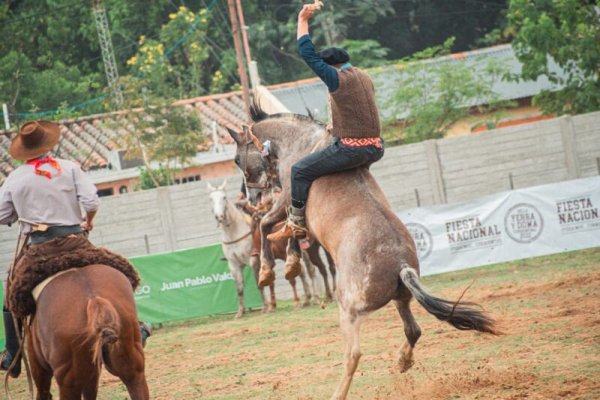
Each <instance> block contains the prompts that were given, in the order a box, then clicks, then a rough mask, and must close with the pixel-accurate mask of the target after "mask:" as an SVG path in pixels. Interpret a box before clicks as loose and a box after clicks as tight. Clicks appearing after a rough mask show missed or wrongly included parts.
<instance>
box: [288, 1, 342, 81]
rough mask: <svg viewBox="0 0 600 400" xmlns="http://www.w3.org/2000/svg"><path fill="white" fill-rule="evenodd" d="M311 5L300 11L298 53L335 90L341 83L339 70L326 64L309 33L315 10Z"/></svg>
mask: <svg viewBox="0 0 600 400" xmlns="http://www.w3.org/2000/svg"><path fill="white" fill-rule="evenodd" d="M311 6H313V5H312V4H309V5H305V6H304V7H303V8H302V10H301V11H300V14H298V31H297V38H298V42H297V43H296V46H297V47H298V53H299V54H300V56H301V57H302V58H303V59H304V62H306V64H307V65H308V66H309V67H310V69H312V70H313V71H314V72H315V74H317V76H318V77H319V78H321V80H322V81H323V82H325V84H326V85H327V88H328V89H329V91H330V92H335V91H336V90H337V88H338V86H339V84H340V81H339V78H338V72H337V70H336V69H335V68H334V67H332V66H331V65H328V64H326V63H325V61H323V59H322V58H321V57H319V55H318V54H317V52H316V51H315V46H314V45H313V42H312V41H311V40H310V35H309V33H308V21H309V20H310V18H311V17H312V15H313V14H314V11H315V10H314V9H313V8H312V7H311Z"/></svg>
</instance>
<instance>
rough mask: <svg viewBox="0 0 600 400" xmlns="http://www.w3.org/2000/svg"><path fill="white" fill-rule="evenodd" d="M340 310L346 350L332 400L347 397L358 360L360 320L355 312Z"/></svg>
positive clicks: (340, 399)
mask: <svg viewBox="0 0 600 400" xmlns="http://www.w3.org/2000/svg"><path fill="white" fill-rule="evenodd" d="M339 310H340V328H341V329H342V333H343V334H344V340H345V341H346V350H345V353H344V374H343V375H342V380H341V381H340V383H339V385H338V387H337V389H336V391H335V393H334V394H333V397H332V398H331V399H332V400H344V399H345V398H346V397H347V396H348V391H349V390H350V384H351V383H352V377H353V376H354V373H355V372H356V368H357V367H358V361H359V360H360V356H361V353H360V324H361V323H362V318H361V317H360V316H358V315H357V314H356V313H355V312H352V311H349V310H344V309H343V308H342V306H341V305H340V306H339Z"/></svg>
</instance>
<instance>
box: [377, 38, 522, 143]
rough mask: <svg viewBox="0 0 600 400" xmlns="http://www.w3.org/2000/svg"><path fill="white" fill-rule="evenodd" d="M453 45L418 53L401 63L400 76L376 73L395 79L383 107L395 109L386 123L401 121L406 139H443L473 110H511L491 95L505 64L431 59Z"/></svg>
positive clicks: (389, 71)
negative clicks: (392, 92) (396, 88)
mask: <svg viewBox="0 0 600 400" xmlns="http://www.w3.org/2000/svg"><path fill="white" fill-rule="evenodd" d="M453 42H454V38H450V39H448V40H447V41H446V42H445V43H444V44H443V45H441V46H436V47H433V48H429V49H426V50H424V51H423V52H419V53H416V54H415V55H414V56H413V57H411V58H409V59H407V60H405V63H404V64H403V65H402V66H401V71H400V72H399V73H398V72H393V71H391V70H390V69H383V70H382V71H380V72H377V73H376V74H387V75H388V76H390V75H391V74H397V75H399V78H398V81H395V82H394V86H395V87H398V88H399V89H398V90H397V91H396V93H395V94H394V95H393V96H392V98H391V100H390V101H388V102H387V104H385V106H386V107H391V108H392V110H394V111H395V112H393V115H392V117H391V118H390V120H389V121H387V123H388V124H396V123H397V121H398V119H400V120H401V121H402V123H401V125H402V135H403V137H402V139H403V140H404V141H407V142H417V141H422V140H427V139H437V138H441V137H443V136H444V134H445V133H446V131H447V130H448V129H449V128H450V126H452V125H453V124H454V123H455V122H457V121H458V120H460V119H462V118H464V117H465V116H467V115H468V114H469V112H470V110H471V107H472V106H476V107H477V109H478V111H479V112H480V113H483V114H487V113H492V112H495V111H497V110H500V109H502V108H505V107H509V106H511V104H510V103H509V102H506V101H501V100H499V98H498V96H497V95H496V94H495V93H494V92H493V91H492V86H493V84H494V82H495V81H497V80H499V79H501V77H502V76H503V75H504V74H505V73H506V68H505V66H503V65H499V64H495V63H493V62H488V63H487V64H486V63H484V62H483V61H481V60H478V61H475V62H472V63H467V62H452V61H451V60H449V59H446V60H437V61H433V60H430V59H431V58H432V57H439V56H443V55H445V54H448V53H449V51H450V48H451V47H452V43H453ZM391 68H396V66H393V67H391ZM492 118H493V117H492ZM388 139H389V137H388ZM392 139H394V138H392Z"/></svg>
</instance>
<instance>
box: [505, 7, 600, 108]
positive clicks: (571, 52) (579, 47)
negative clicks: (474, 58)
mask: <svg viewBox="0 0 600 400" xmlns="http://www.w3.org/2000/svg"><path fill="white" fill-rule="evenodd" d="M599 10H600V0H596V4H595V5H594V4H593V2H592V1H582V0H556V1H548V0H535V1H531V0H511V2H510V8H509V12H508V18H509V23H510V24H511V25H512V26H513V27H514V28H515V29H516V30H517V34H516V37H515V39H514V41H513V49H514V51H515V53H516V55H517V57H518V58H519V61H521V63H522V64H523V69H522V71H521V74H520V75H513V76H511V78H512V79H514V80H517V81H522V80H536V79H537V78H539V77H541V76H545V77H547V78H548V79H549V80H550V82H552V83H555V84H557V85H558V86H561V87H563V88H562V89H560V90H557V91H544V92H542V93H540V94H539V95H538V96H536V97H535V99H534V101H535V103H536V104H538V105H539V106H540V107H541V108H542V110H543V111H544V112H545V113H556V114H559V115H560V114H564V113H573V114H577V113H584V112H590V111H595V110H599V109H600V11H599ZM551 62H555V63H556V64H557V65H558V66H559V67H560V68H561V69H562V70H563V71H564V74H560V73H558V72H556V70H552V69H551Z"/></svg>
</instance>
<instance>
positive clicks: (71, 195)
mask: <svg viewBox="0 0 600 400" xmlns="http://www.w3.org/2000/svg"><path fill="white" fill-rule="evenodd" d="M59 137H60V126H59V125H58V124H56V123H54V122H48V121H31V122H27V123H26V124H24V125H23V126H22V127H21V130H20V131H19V133H18V134H17V136H16V137H15V138H14V139H13V141H12V143H11V145H10V148H9V153H10V155H11V156H12V157H13V158H14V159H16V160H22V161H24V163H23V165H21V166H20V167H18V168H17V169H15V170H14V171H13V172H12V173H11V174H10V175H9V176H8V178H7V179H6V181H5V182H4V184H3V185H2V188H1V190H0V224H11V223H14V222H17V221H19V222H21V233H24V234H28V236H29V240H30V243H29V244H26V245H25V247H24V248H23V251H22V252H21V254H20V257H18V258H17V259H16V260H15V261H14V267H13V269H12V271H13V275H11V277H12V276H14V275H15V274H21V273H24V272H25V271H30V270H32V267H33V266H39V265H41V269H43V270H44V272H46V269H52V267H53V264H57V263H59V262H60V260H61V257H62V256H65V255H71V256H77V255H79V253H78V252H82V254H83V253H85V252H88V251H92V252H94V251H95V252H96V253H95V257H96V258H98V254H101V256H102V257H105V258H108V259H109V260H113V258H114V259H115V260H113V261H112V262H113V264H109V265H112V266H114V267H115V268H121V269H122V270H125V271H129V272H130V274H129V275H130V276H128V277H129V278H130V281H136V280H137V281H139V277H138V276H137V272H135V270H134V269H133V266H131V264H129V262H128V261H127V260H125V259H124V258H122V257H120V256H118V255H115V254H114V253H111V252H109V251H107V250H105V249H98V248H96V247H95V246H94V245H93V244H92V243H90V242H89V241H88V239H87V235H84V232H89V231H91V230H92V228H93V227H94V224H93V219H94V216H95V215H96V211H97V210H98V207H99V205H100V201H99V199H98V195H97V193H96V192H97V190H96V187H95V186H94V184H93V183H92V181H91V180H90V179H89V178H88V177H87V176H86V175H85V174H84V173H83V171H82V170H81V168H80V167H79V166H78V165H77V164H75V163H73V162H71V161H68V160H63V159H58V158H53V157H51V156H50V155H49V154H48V152H49V151H50V150H51V149H52V148H53V147H54V146H55V145H56V144H57V143H58V140H59ZM80 205H81V206H83V209H84V210H85V217H84V218H83V221H84V222H83V224H82V215H81V209H80ZM71 258H73V257H71ZM82 260H83V259H82ZM76 262H78V260H76ZM79 262H83V261H79ZM109 262H110V261H109ZM117 264H118V265H117ZM78 266H85V265H78ZM46 267H47V268H46ZM59 267H62V266H59ZM59 267H56V268H59ZM51 274H52V273H51V272H50V273H49V275H51ZM25 276H26V277H27V278H25V280H27V279H31V280H35V282H36V284H37V280H38V279H42V280H43V279H45V277H44V276H43V274H40V273H39V271H38V270H36V271H35V272H33V275H31V274H30V275H23V277H25ZM20 283H22V282H20ZM7 286H9V284H8V283H7ZM12 286H14V285H12V284H11V285H10V286H9V287H7V291H6V295H5V300H4V307H3V317H4V331H5V336H6V351H5V352H4V353H3V354H2V358H1V360H0V369H2V370H7V369H8V368H9V366H10V364H11V362H12V361H13V359H14V358H15V357H16V355H17V352H18V349H19V343H18V339H17V336H16V327H15V326H14V323H13V318H12V315H11V313H10V312H9V309H8V307H7V306H10V310H11V311H13V313H14V310H15V306H17V305H16V304H13V302H9V301H8V299H9V296H8V293H9V291H11V287H12ZM24 286H27V284H26V285H21V288H22V287H24ZM27 296H29V297H31V296H30V295H29V293H27ZM10 299H14V298H13V296H10ZM31 302H33V298H32V297H31ZM33 304H34V303H33ZM17 315H18V314H17ZM18 316H19V315H18ZM21 316H22V315H21ZM148 329H149V328H148V327H147V326H145V325H144V326H142V337H144V333H146V336H148V335H149V330H148ZM145 330H147V332H144V331H145ZM20 371H21V363H20V360H18V361H17V362H16V364H15V366H14V367H13V369H12V371H11V376H13V377H17V376H18V375H19V373H20Z"/></svg>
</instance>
